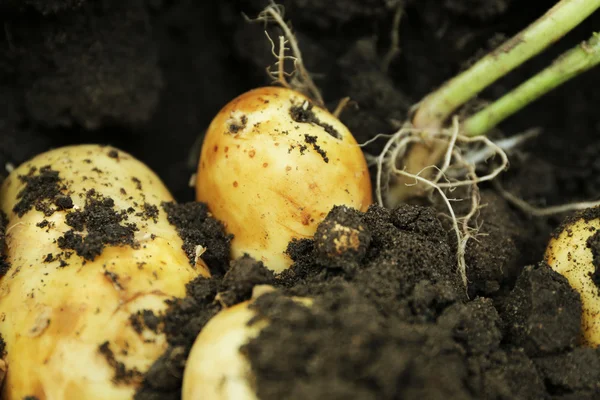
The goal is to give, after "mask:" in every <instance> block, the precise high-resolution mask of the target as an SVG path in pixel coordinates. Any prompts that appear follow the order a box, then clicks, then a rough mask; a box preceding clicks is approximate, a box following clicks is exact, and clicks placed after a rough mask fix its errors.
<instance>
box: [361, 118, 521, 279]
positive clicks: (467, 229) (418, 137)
mask: <svg viewBox="0 0 600 400" xmlns="http://www.w3.org/2000/svg"><path fill="white" fill-rule="evenodd" d="M382 136H389V139H388V141H387V143H386V144H385V146H384V148H383V151H382V152H381V154H380V155H379V156H378V157H377V158H376V159H373V158H371V162H373V163H374V164H375V165H376V166H377V176H376V189H375V194H376V198H377V201H378V203H379V205H380V206H386V205H387V204H389V203H390V196H393V193H392V194H390V181H391V179H392V178H394V177H405V178H408V179H409V180H410V181H414V183H408V184H407V185H408V186H411V185H416V184H418V183H422V184H424V185H425V186H426V187H428V191H427V192H426V194H427V195H428V196H429V197H430V198H431V196H433V194H434V193H437V194H438V195H439V196H440V198H441V200H442V202H443V203H444V205H445V207H446V208H447V210H448V213H449V218H450V220H451V224H452V230H453V231H454V234H455V236H456V243H457V251H456V259H457V269H458V273H459V275H460V277H461V279H462V282H463V285H464V287H465V290H466V289H467V285H468V280H467V265H466V261H465V253H466V248H467V243H468V241H469V240H471V239H474V238H475V237H476V236H477V235H478V234H479V228H480V226H479V225H478V224H477V223H476V221H475V219H476V216H477V214H478V211H479V209H480V208H481V206H480V195H479V188H478V185H479V184H480V183H481V182H485V181H492V180H494V179H495V178H496V177H497V176H498V175H499V174H500V173H502V172H503V171H504V170H505V169H506V168H507V167H508V164H509V162H508V156H507V155H506V153H505V151H504V150H503V149H502V148H501V147H500V146H498V145H497V144H496V143H494V142H492V141H491V140H489V139H488V138H486V137H483V136H480V137H468V136H464V135H461V134H460V125H459V122H458V117H454V119H453V121H452V128H450V129H445V130H439V131H423V129H415V128H413V127H412V126H410V124H408V123H407V124H405V125H404V126H403V127H402V128H401V129H400V130H399V131H398V132H396V133H395V134H393V135H391V136H390V135H378V136H376V137H375V138H373V139H372V140H376V139H377V138H379V137H382ZM372 140H371V141H372ZM371 141H369V142H367V143H364V144H362V146H365V145H366V144H368V143H370V142H371ZM423 142H430V143H439V144H441V145H443V148H445V152H444V153H443V158H442V164H441V166H439V167H437V166H435V165H431V166H428V167H426V168H424V169H422V170H421V171H419V172H418V173H416V174H412V173H409V172H407V171H406V170H404V169H399V168H398V167H397V165H398V161H399V160H401V159H402V158H403V157H404V156H405V155H406V154H407V151H408V148H409V146H410V145H411V144H412V143H423ZM494 156H497V157H498V158H499V160H500V162H499V163H497V164H494V165H493V166H491V168H489V169H488V168H487V167H486V171H487V173H485V174H483V175H482V176H479V175H478V174H477V164H478V163H475V162H473V161H472V160H473V159H476V160H480V161H479V163H481V162H485V161H486V160H487V159H489V158H490V157H494ZM428 169H435V170H437V173H436V174H435V175H434V176H433V177H432V178H425V177H423V176H421V175H422V174H423V172H424V171H426V170H428ZM460 187H465V188H466V189H468V195H467V199H469V200H470V202H471V206H470V208H469V211H468V213H467V214H466V215H464V216H457V215H456V213H455V210H454V207H453V206H452V202H454V201H463V200H465V199H464V198H462V199H455V198H451V197H449V195H450V194H451V193H452V192H454V191H455V190H456V189H457V188H460Z"/></svg>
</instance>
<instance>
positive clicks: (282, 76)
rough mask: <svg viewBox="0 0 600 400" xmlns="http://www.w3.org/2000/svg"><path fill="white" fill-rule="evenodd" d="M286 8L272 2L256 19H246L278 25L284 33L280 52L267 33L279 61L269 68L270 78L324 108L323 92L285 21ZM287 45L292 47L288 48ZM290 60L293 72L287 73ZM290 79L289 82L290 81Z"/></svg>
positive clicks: (280, 40) (280, 39) (272, 50)
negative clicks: (287, 53)
mask: <svg viewBox="0 0 600 400" xmlns="http://www.w3.org/2000/svg"><path fill="white" fill-rule="evenodd" d="M284 14H285V8H284V7H283V6H282V5H279V4H275V3H274V2H272V1H271V2H270V4H269V5H268V6H267V7H266V8H265V9H264V10H263V11H261V12H260V13H259V14H258V16H257V17H256V18H255V19H250V18H248V17H246V20H247V21H249V22H263V23H265V24H267V23H269V22H274V23H276V24H277V25H278V26H279V28H281V30H282V31H283V36H279V50H276V48H275V47H276V46H275V42H274V41H273V39H271V37H270V36H269V34H268V33H267V32H266V31H265V34H266V35H267V39H268V40H269V42H270V43H271V53H272V54H273V56H274V57H275V58H276V59H277V61H276V62H275V64H274V65H273V66H272V67H269V68H267V73H268V74H269V76H271V77H273V79H274V81H275V82H279V83H280V84H281V85H283V86H284V87H286V88H290V89H294V90H297V91H299V92H302V93H305V94H306V95H308V96H309V97H311V98H312V99H313V100H314V101H315V102H317V103H318V104H319V105H320V106H324V105H325V102H324V101H323V96H322V95H321V91H320V90H319V88H318V87H317V85H316V84H315V83H314V81H313V79H312V77H311V75H310V73H309V72H308V70H307V69H306V67H305V66H304V61H303V59H302V53H301V52H300V47H299V46H298V41H297V40H296V37H295V36H294V33H293V32H292V30H291V29H290V27H289V25H288V24H287V23H286V22H285V20H284ZM287 45H289V46H290V47H289V48H288V47H287ZM288 50H291V52H292V55H286V51H288ZM286 60H290V61H291V62H292V63H293V70H292V71H291V72H286V71H285V61H286ZM288 79H289V81H288Z"/></svg>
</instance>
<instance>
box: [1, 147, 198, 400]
mask: <svg viewBox="0 0 600 400" xmlns="http://www.w3.org/2000/svg"><path fill="white" fill-rule="evenodd" d="M171 200H172V197H171V195H170V194H169V192H168V191H167V189H166V188H165V187H164V185H163V183H162V182H161V181H160V179H159V178H158V177H157V176H156V175H155V174H154V173H153V172H152V171H150V170H149V169H148V168H147V167H146V166H145V165H144V164H142V163H141V162H139V161H137V160H136V159H134V158H133V157H132V156H130V155H128V154H126V153H124V152H121V151H117V150H116V149H113V148H110V147H103V146H96V145H80V146H71V147H64V148H59V149H56V150H52V151H49V152H47V153H44V154H41V155H39V156H37V157H35V158H33V159H32V160H30V161H29V162H27V163H25V164H23V165H21V166H20V167H19V168H17V169H16V170H15V171H13V172H12V173H11V174H10V176H9V177H8V178H7V179H6V181H5V182H4V184H3V185H2V187H1V190H0V206H1V209H2V210H3V211H4V213H6V214H7V216H8V221H9V222H8V228H7V238H6V242H7V243H6V244H7V246H6V247H7V248H6V251H7V258H8V260H9V262H10V264H11V269H10V270H9V271H8V273H7V275H5V276H4V277H2V278H1V280H0V315H1V320H2V322H1V324H0V333H1V334H2V336H3V337H4V340H5V341H6V347H7V351H8V355H7V362H8V375H7V377H6V381H5V383H4V387H3V396H4V397H3V398H6V399H9V400H12V399H15V400H17V399H18V400H21V399H23V398H24V397H25V396H36V397H37V398H38V399H40V400H44V399H57V400H58V399H86V400H90V399H92V400H93V399H131V398H132V396H133V394H134V393H135V390H136V387H137V385H138V384H139V382H140V380H141V377H142V375H143V374H144V373H145V372H146V371H147V370H148V368H149V367H150V365H151V364H152V363H153V362H154V361H155V360H156V359H157V358H158V357H159V356H160V355H161V354H162V353H163V352H164V350H165V349H166V347H167V345H166V340H165V337H164V334H157V333H154V332H152V331H150V330H148V329H145V330H142V332H141V333H138V332H136V330H135V329H134V327H133V326H132V323H131V321H130V316H131V315H132V314H134V313H136V312H137V311H139V310H146V309H148V310H152V311H154V312H155V313H158V312H160V311H161V310H164V309H165V308H166V304H165V300H167V299H170V298H173V297H183V296H185V285H186V283H187V282H189V281H190V280H192V279H193V278H195V277H196V276H198V275H199V274H202V275H204V276H208V275H209V273H208V270H207V269H206V267H205V266H204V265H202V264H201V263H200V264H199V267H198V269H197V270H196V268H194V267H192V266H191V265H190V262H189V260H188V258H187V256H186V254H185V252H184V251H183V250H182V244H183V243H182V240H181V238H180V237H179V236H178V234H177V231H176V230H175V227H173V226H171V225H170V224H169V222H168V221H167V217H166V215H165V212H164V211H163V210H162V208H161V202H163V201H171ZM118 370H120V371H118Z"/></svg>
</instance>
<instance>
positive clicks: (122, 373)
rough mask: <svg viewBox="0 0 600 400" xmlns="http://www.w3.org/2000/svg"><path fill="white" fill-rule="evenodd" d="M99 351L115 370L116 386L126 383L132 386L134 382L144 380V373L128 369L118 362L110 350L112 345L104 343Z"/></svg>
mask: <svg viewBox="0 0 600 400" xmlns="http://www.w3.org/2000/svg"><path fill="white" fill-rule="evenodd" d="M98 351H99V352H100V354H102V355H103V356H104V358H105V359H106V361H107V362H108V364H109V365H110V366H111V367H112V368H113V369H114V372H115V375H114V377H113V382H114V383H115V384H119V383H125V384H130V383H134V382H139V381H140V380H141V378H142V373H141V372H140V371H138V370H137V369H135V368H133V369H128V368H127V367H126V366H125V364H123V363H122V362H120V361H117V359H116V357H115V354H114V353H113V351H112V350H111V349H110V343H109V342H104V343H102V344H101V345H100V346H99V347H98Z"/></svg>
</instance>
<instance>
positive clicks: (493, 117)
mask: <svg viewBox="0 0 600 400" xmlns="http://www.w3.org/2000/svg"><path fill="white" fill-rule="evenodd" d="M598 64H600V35H598V34H594V35H593V36H592V37H591V38H590V39H589V40H588V41H587V42H583V43H582V44H580V45H578V46H576V47H575V48H573V49H571V50H569V51H567V52H566V53H564V54H563V55H561V56H560V57H559V58H557V59H556V60H555V61H554V62H553V63H552V65H550V66H549V67H548V68H546V69H545V70H543V71H542V72H540V73H539V74H537V75H536V76H534V77H533V78H531V79H529V80H528V81H526V82H525V83H523V84H521V85H520V86H519V87H517V88H516V89H514V90H512V91H511V92H509V93H508V94H506V95H504V96H503V97H502V98H500V99H498V100H497V101H495V102H494V103H492V104H491V105H490V106H488V107H486V108H484V109H483V110H481V111H479V112H478V113H476V114H475V115H473V116H471V117H469V118H468V119H467V120H466V121H465V122H464V123H463V132H464V133H465V134H466V135H468V136H477V135H483V134H485V133H486V132H488V131H489V130H490V129H492V128H493V127H495V126H496V125H498V124H499V123H500V122H501V121H503V120H504V119H506V118H507V117H509V116H511V115H512V114H514V113H515V112H517V111H519V110H520V109H521V108H523V107H525V106H526V105H528V104H529V103H531V102H533V101H535V100H537V99H538V98H540V97H541V96H543V95H544V94H546V93H548V92H549V91H550V90H552V89H554V88H556V87H557V86H559V85H561V84H563V83H565V82H566V81H568V80H569V79H571V78H573V77H575V76H577V75H579V74H581V73H582V72H585V71H587V70H589V69H590V68H592V67H594V66H596V65H598Z"/></svg>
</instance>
